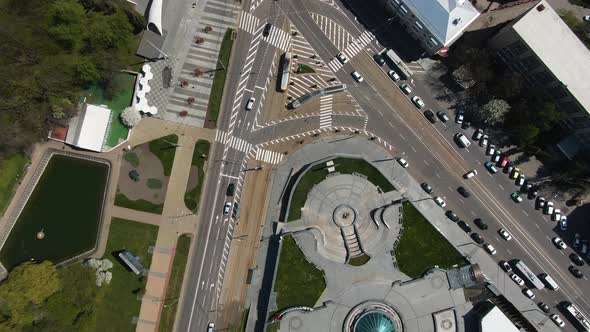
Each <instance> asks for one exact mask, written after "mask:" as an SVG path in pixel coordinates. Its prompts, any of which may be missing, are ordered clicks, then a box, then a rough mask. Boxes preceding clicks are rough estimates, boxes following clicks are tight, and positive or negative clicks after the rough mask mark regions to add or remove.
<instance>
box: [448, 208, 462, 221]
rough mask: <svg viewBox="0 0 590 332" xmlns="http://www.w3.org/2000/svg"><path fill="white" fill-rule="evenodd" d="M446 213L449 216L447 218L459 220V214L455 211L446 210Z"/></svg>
mask: <svg viewBox="0 0 590 332" xmlns="http://www.w3.org/2000/svg"><path fill="white" fill-rule="evenodd" d="M445 215H446V216H447V218H449V219H450V220H451V221H452V222H457V221H459V216H458V215H457V214H455V212H453V211H452V210H448V211H447V212H445Z"/></svg>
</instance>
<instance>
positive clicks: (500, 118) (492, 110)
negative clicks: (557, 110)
mask: <svg viewBox="0 0 590 332" xmlns="http://www.w3.org/2000/svg"><path fill="white" fill-rule="evenodd" d="M508 111H510V105H508V103H507V102H506V101H505V100H502V99H492V100H490V101H489V102H488V103H487V104H485V105H483V106H482V107H481V108H480V109H479V111H478V112H476V113H475V114H474V115H475V117H476V119H477V120H479V121H481V122H483V123H487V124H490V125H496V124H498V123H502V122H504V116H505V115H506V113H508Z"/></svg>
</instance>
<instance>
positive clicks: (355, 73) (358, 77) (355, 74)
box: [350, 70, 365, 83]
mask: <svg viewBox="0 0 590 332" xmlns="http://www.w3.org/2000/svg"><path fill="white" fill-rule="evenodd" d="M350 75H352V78H354V80H355V81H357V82H359V83H361V82H362V81H364V80H365V79H364V78H363V77H362V76H361V74H359V72H358V71H356V70H355V71H353V72H352V73H350Z"/></svg>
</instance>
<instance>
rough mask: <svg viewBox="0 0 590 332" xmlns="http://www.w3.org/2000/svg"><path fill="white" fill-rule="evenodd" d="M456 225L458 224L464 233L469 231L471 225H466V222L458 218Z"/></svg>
mask: <svg viewBox="0 0 590 332" xmlns="http://www.w3.org/2000/svg"><path fill="white" fill-rule="evenodd" d="M457 225H458V226H459V228H461V229H462V230H463V231H464V232H465V233H471V227H470V226H469V225H467V223H466V222H464V221H463V220H459V221H458V222H457Z"/></svg>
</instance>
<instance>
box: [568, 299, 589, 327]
mask: <svg viewBox="0 0 590 332" xmlns="http://www.w3.org/2000/svg"><path fill="white" fill-rule="evenodd" d="M564 308H565V310H566V312H567V313H568V314H569V315H570V316H571V317H572V318H573V320H574V322H575V323H577V325H578V327H579V328H581V329H582V331H590V321H588V318H587V317H586V316H585V315H584V314H583V313H582V311H580V309H579V308H578V307H576V306H575V305H574V304H573V303H571V302H565V303H564Z"/></svg>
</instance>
